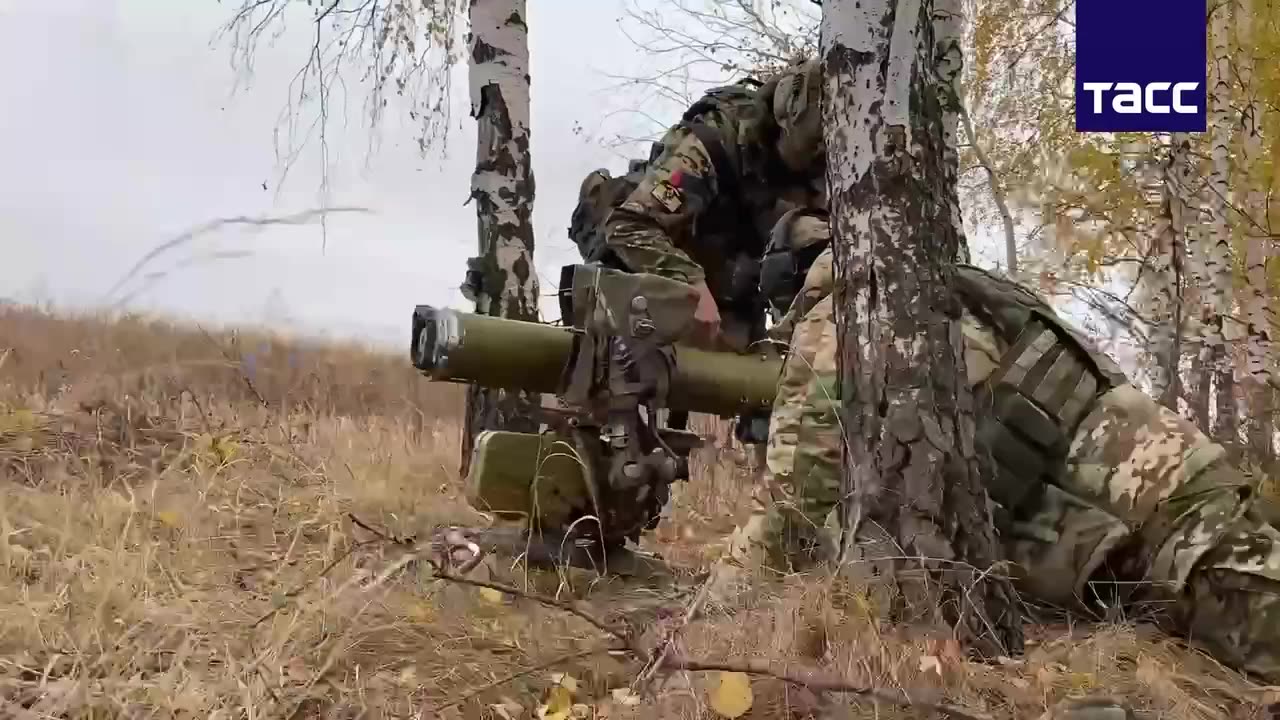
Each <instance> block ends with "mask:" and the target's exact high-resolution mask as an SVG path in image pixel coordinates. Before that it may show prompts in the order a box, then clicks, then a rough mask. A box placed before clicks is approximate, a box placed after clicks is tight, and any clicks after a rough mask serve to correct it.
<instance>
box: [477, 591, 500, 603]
mask: <svg viewBox="0 0 1280 720" xmlns="http://www.w3.org/2000/svg"><path fill="white" fill-rule="evenodd" d="M479 592H480V599H482V600H484V601H486V602H491V603H493V604H494V605H501V604H502V601H503V595H502V593H501V592H499V591H497V590H494V589H493V588H487V587H482V588H479Z"/></svg>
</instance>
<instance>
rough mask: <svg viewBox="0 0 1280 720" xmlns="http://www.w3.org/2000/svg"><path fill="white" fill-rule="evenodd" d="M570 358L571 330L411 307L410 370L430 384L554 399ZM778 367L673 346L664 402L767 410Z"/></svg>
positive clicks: (771, 360) (758, 359) (721, 410)
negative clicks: (519, 392)
mask: <svg viewBox="0 0 1280 720" xmlns="http://www.w3.org/2000/svg"><path fill="white" fill-rule="evenodd" d="M572 353H573V332H572V331H571V330H569V329H567V328H562V327H556V326H553V325H544V324H542V323H535V322H524V321H520V320H507V319H505V318H497V317H492V316H489V315H480V314H475V313H461V312H458V311H456V310H450V309H448V308H434V307H431V306H429V305H419V306H418V307H417V308H416V309H415V310H414V313H413V338H412V342H411V346H410V355H411V357H412V360H413V365H414V367H416V368H418V369H419V370H421V371H422V373H423V374H424V375H426V376H427V377H429V378H431V379H432V380H437V381H447V382H457V383H471V384H475V385H481V386H483V387H490V388H501V389H504V390H524V391H526V392H537V393H554V392H556V390H557V389H558V386H559V384H560V375H561V373H562V372H563V370H564V368H565V365H566V364H567V363H568V362H569V359H570V357H571V355H572ZM781 369H782V362H781V360H779V359H778V358H776V357H768V356H765V355H739V354H737V353H731V352H711V351H707V350H699V349H697V348H691V347H685V346H679V347H678V349H677V354H676V373H675V377H673V378H672V381H671V388H670V392H669V394H668V398H669V400H668V404H669V406H670V407H671V409H673V410H687V411H690V412H701V413H709V414H712V415H720V416H722V417H728V416H731V415H737V414H738V413H741V412H746V411H750V410H755V409H759V408H765V407H768V406H770V405H772V404H773V398H774V395H775V393H776V383H777V381H778V374H779V372H780V371H781Z"/></svg>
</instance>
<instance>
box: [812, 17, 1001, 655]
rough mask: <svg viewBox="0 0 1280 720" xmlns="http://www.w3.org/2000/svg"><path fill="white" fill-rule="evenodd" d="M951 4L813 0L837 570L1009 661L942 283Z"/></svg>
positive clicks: (948, 234) (948, 207)
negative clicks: (837, 494) (840, 557)
mask: <svg viewBox="0 0 1280 720" xmlns="http://www.w3.org/2000/svg"><path fill="white" fill-rule="evenodd" d="M953 8H954V5H951V4H950V3H947V4H945V5H944V2H943V0H938V7H937V10H938V11H940V12H939V13H937V15H938V17H937V18H935V0H825V2H823V18H822V30H821V42H820V48H821V53H822V58H823V63H824V72H825V75H826V83H825V101H824V109H823V113H824V127H825V131H824V132H825V141H826V146H827V184H828V188H829V192H830V203H831V217H832V228H833V234H834V239H833V246H834V247H835V252H836V255H835V257H836V278H837V281H836V305H837V308H838V310H837V318H836V319H837V334H838V339H839V356H838V357H839V367H840V381H839V382H840V393H841V398H842V421H843V427H844V433H845V449H844V455H843V463H844V467H845V483H846V495H847V496H851V497H852V498H853V501H852V502H851V503H850V506H849V510H848V512H847V516H846V518H845V533H846V536H845V541H844V543H845V552H846V559H849V555H848V553H852V552H855V551H856V552H858V553H865V554H866V556H867V557H866V559H869V560H872V561H875V562H876V563H877V564H878V565H880V566H881V567H882V568H883V569H884V570H885V571H886V573H887V576H888V577H889V578H891V579H892V582H893V584H894V586H895V588H896V590H898V593H897V599H896V601H895V603H894V614H895V616H896V617H897V619H899V620H901V621H920V620H923V621H925V622H933V623H938V624H943V625H945V626H946V627H953V628H956V630H957V631H958V632H959V633H960V636H961V639H962V641H966V642H968V643H971V644H972V646H973V647H974V648H975V649H977V650H979V651H981V652H986V653H1003V654H1014V653H1017V652H1019V651H1020V650H1021V648H1022V642H1023V641H1022V629H1021V613H1020V608H1019V606H1018V605H1017V603H1016V602H1015V599H1014V595H1013V591H1012V587H1011V584H1010V582H1009V580H1008V579H1007V578H1003V577H1001V576H1000V574H999V573H991V572H988V571H989V570H991V569H992V566H993V564H994V563H995V562H996V560H997V558H998V556H999V555H998V554H999V550H998V546H997V545H996V540H995V533H994V531H993V529H992V518H991V514H990V510H989V509H988V505H987V502H986V493H985V490H984V487H983V484H982V477H983V472H984V470H985V469H987V468H986V467H984V464H985V463H987V462H989V460H987V459H985V458H982V457H981V455H980V453H979V452H978V451H977V450H976V449H975V438H974V432H975V430H974V427H975V426H974V417H973V410H974V403H973V397H972V394H971V391H970V390H969V388H968V385H967V383H966V380H965V377H966V374H965V364H964V355H963V351H962V347H961V336H960V322H959V308H958V307H957V304H956V302H957V301H956V299H955V295H953V294H952V289H951V286H952V282H953V280H952V278H953V275H954V265H955V262H956V260H957V259H958V258H959V257H960V256H961V254H962V248H963V246H964V245H965V239H964V236H963V233H962V232H961V231H960V229H959V228H958V227H957V223H956V217H957V213H956V211H955V204H956V203H957V202H958V198H957V190H956V186H955V169H954V163H955V153H954V150H952V149H949V148H948V147H947V141H948V137H949V135H953V134H954V128H955V124H954V120H953V119H952V118H950V117H949V115H950V114H951V113H953V112H954V108H955V107H956V103H957V102H958V99H957V98H955V97H952V96H953V94H954V92H955V84H954V80H953V77H954V76H953V75H951V73H956V72H958V71H959V69H960V60H961V57H960V51H959V46H958V42H959V38H958V35H957V34H956V33H955V30H956V24H955V23H956V22H957V21H956V18H955V17H953V16H951V15H950V14H949V13H950V12H952V11H953ZM877 535H879V536H880V537H878V538H877ZM855 546H856V548H855ZM877 546H879V547H877ZM895 558H913V559H912V560H909V561H908V560H899V559H895ZM909 566H911V567H910V571H911V572H904V571H906V570H908V567H909ZM957 568H968V569H967V570H963V571H960V572H957ZM921 571H922V572H921ZM909 575H910V576H912V577H915V578H917V579H915V580H912V579H909V577H908V576H909ZM913 612H919V613H921V614H922V615H923V617H921V616H912V613H913Z"/></svg>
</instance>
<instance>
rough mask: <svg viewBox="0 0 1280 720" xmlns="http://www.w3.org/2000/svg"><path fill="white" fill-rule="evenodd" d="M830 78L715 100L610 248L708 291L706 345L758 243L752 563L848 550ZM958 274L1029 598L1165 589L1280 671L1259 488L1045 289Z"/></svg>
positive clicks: (805, 71) (662, 162) (1215, 645)
mask: <svg viewBox="0 0 1280 720" xmlns="http://www.w3.org/2000/svg"><path fill="white" fill-rule="evenodd" d="M821 83H822V77H821V72H820V65H819V64H818V62H817V61H816V60H809V61H806V62H801V63H797V64H796V65H794V66H792V67H791V68H789V69H788V70H787V71H785V72H783V73H781V74H780V75H779V76H777V77H775V78H773V79H771V80H769V81H768V82H766V83H764V84H762V85H759V86H751V85H745V84H740V85H737V86H732V87H731V88H728V89H719V90H717V91H713V92H712V93H710V94H709V95H708V97H707V98H705V99H704V100H703V101H701V102H699V103H697V104H695V105H694V106H693V107H692V108H690V109H689V111H688V112H686V113H685V115H684V117H683V118H682V120H681V122H680V123H679V124H677V125H675V126H674V127H672V128H671V129H670V130H669V131H668V132H667V133H666V135H665V136H664V137H663V138H662V139H661V140H660V141H659V142H658V143H657V144H656V145H655V148H654V153H653V154H652V156H651V157H650V160H649V163H648V165H647V168H645V169H644V171H643V172H642V173H638V174H637V175H636V177H637V178H638V181H637V182H636V183H635V184H634V188H633V189H632V190H631V192H630V193H629V194H626V195H625V199H624V200H622V201H621V203H620V204H618V205H617V206H616V208H614V209H613V210H612V212H611V213H607V214H605V215H603V216H602V217H604V218H605V220H604V221H603V243H602V247H601V248H600V257H601V259H604V260H605V261H606V262H608V263H610V264H614V265H615V266H619V267H622V268H624V269H627V270H630V271H633V272H649V273H655V274H658V275H662V276H665V277H668V278H674V279H678V280H681V281H683V282H685V283H688V284H690V285H692V286H693V287H694V288H696V289H697V291H698V296H699V298H700V300H699V302H698V305H697V310H696V311H695V313H694V316H695V320H696V322H697V324H698V327H699V333H698V339H700V340H701V341H702V342H710V341H712V340H713V339H714V338H715V337H716V335H717V331H718V327H719V325H720V324H721V318H720V315H721V313H720V306H718V304H717V299H718V296H719V295H721V292H720V291H719V290H718V288H717V287H716V283H715V282H714V281H709V279H708V278H709V277H714V276H715V274H716V270H717V269H719V268H721V267H724V266H725V265H727V264H729V262H730V260H729V258H731V257H734V256H735V255H737V254H740V253H743V252H746V253H751V252H759V253H761V254H762V255H763V265H762V268H763V269H762V271H761V277H760V286H761V289H762V290H763V291H764V292H765V294H766V295H768V296H769V298H770V301H771V303H772V304H773V306H774V308H775V310H778V311H785V314H784V315H783V317H782V318H781V322H780V323H779V324H778V325H776V326H775V327H774V328H773V330H772V333H773V334H774V335H775V336H776V337H778V338H779V339H781V340H782V341H784V342H786V343H787V345H788V347H787V353H788V354H787V358H786V362H785V363H784V367H783V372H782V376H781V377H780V379H779V384H778V395H777V399H776V400H775V403H774V406H773V414H772V416H771V418H770V427H769V436H768V437H769V439H768V446H767V451H766V466H767V468H766V472H765V473H764V478H763V480H762V483H761V486H760V488H759V489H758V496H759V503H758V507H757V509H756V512H755V513H754V514H753V516H752V517H751V519H750V520H749V521H748V522H747V523H746V524H745V525H744V526H742V527H740V528H739V529H738V530H737V531H735V533H734V536H733V537H732V539H731V550H730V558H732V559H734V560H736V561H742V562H745V561H747V560H751V561H756V560H764V561H767V562H772V563H778V562H790V563H791V564H793V565H794V564H796V563H800V562H803V561H804V555H805V554H806V553H808V552H812V551H814V550H821V548H823V547H824V546H825V547H828V548H829V547H830V546H831V542H830V533H829V531H827V530H825V528H826V527H829V522H828V518H829V516H830V515H831V514H832V511H833V510H834V509H835V507H836V505H837V502H838V500H839V478H840V452H839V447H840V446H839V442H840V434H839V431H838V429H837V426H836V412H837V410H838V407H839V398H837V397H833V388H834V387H835V384H834V381H835V379H836V365H835V363H836V360H835V358H836V340H835V324H834V318H833V314H832V310H833V305H832V303H833V296H832V294H831V288H832V283H833V278H832V270H831V250H830V247H829V244H830V231H829V228H828V223H827V218H826V214H825V208H826V194H825V184H826V183H825V168H824V160H825V154H824V149H823V147H822V136H821V128H820V125H819V121H820V109H819V103H818V99H819V95H820V92H821ZM590 190H591V188H590V187H588V185H585V184H584V197H586V195H589V194H590ZM708 238H710V240H708ZM955 286H956V291H957V293H958V294H959V296H960V299H961V300H962V304H963V306H964V315H963V320H962V323H963V338H964V343H965V359H966V365H967V369H968V373H969V381H970V383H971V386H972V387H973V389H974V391H975V393H976V394H977V395H978V398H979V400H980V401H981V402H980V403H979V407H980V408H982V409H984V411H983V412H980V414H979V417H978V419H977V420H978V438H979V440H980V441H981V442H982V443H983V444H984V446H985V447H986V448H988V449H989V450H990V451H991V454H992V456H993V458H994V460H995V463H994V466H995V472H994V475H993V477H991V478H989V479H988V482H987V487H988V493H989V495H990V497H991V500H992V502H993V504H994V506H995V515H996V518H997V529H998V530H999V532H1000V537H1001V542H1002V545H1003V549H1004V552H1005V556H1006V558H1007V559H1008V560H1009V561H1011V562H1012V563H1013V564H1015V565H1016V566H1017V567H1019V568H1021V570H1022V573H1021V574H1019V575H1017V581H1018V583H1019V587H1020V589H1022V590H1023V591H1025V592H1029V593H1030V594H1032V595H1033V596H1035V597H1037V598H1039V599H1040V600H1042V601H1046V602H1050V603H1054V604H1057V605H1059V606H1073V605H1074V606H1082V605H1087V604H1090V603H1096V602H1097V601H1098V600H1099V598H1100V596H1101V593H1102V589H1103V588H1104V587H1109V588H1113V589H1114V588H1124V589H1125V590H1124V593H1125V595H1126V598H1127V599H1128V600H1129V601H1148V602H1152V601H1154V602H1163V603H1164V604H1165V607H1166V609H1168V610H1169V612H1168V616H1169V622H1170V623H1171V624H1170V627H1171V629H1173V630H1175V631H1177V632H1180V633H1182V634H1184V635H1186V636H1189V637H1190V638H1191V639H1193V640H1194V641H1197V642H1199V643H1200V644H1202V645H1203V646H1205V647H1206V648H1207V649H1208V650H1209V651H1210V652H1212V653H1213V654H1214V655H1215V656H1216V657H1218V658H1219V659H1220V660H1221V661H1223V662H1224V663H1227V664H1230V665H1233V666H1235V667H1237V668H1240V669H1243V670H1247V671H1251V672H1253V673H1256V674H1258V675H1260V676H1262V677H1263V678H1265V679H1266V680H1267V681H1268V682H1271V683H1280V532H1277V531H1276V529H1275V528H1274V527H1273V526H1272V525H1271V524H1269V523H1268V522H1267V521H1266V520H1265V519H1264V518H1263V517H1261V515H1260V513H1261V512H1262V510H1261V509H1260V507H1259V506H1258V505H1257V503H1256V502H1255V501H1256V498H1255V495H1256V488H1257V483H1256V482H1254V481H1253V480H1251V479H1250V478H1249V477H1248V476H1247V475H1246V474H1245V473H1243V472H1242V471H1240V470H1238V469H1237V468H1235V467H1232V466H1231V465H1230V464H1229V463H1228V461H1227V459H1226V457H1225V453H1224V450H1223V448H1222V447H1220V446H1219V445H1216V444H1214V443H1212V442H1210V441H1209V439H1208V438H1207V437H1205V435H1204V434H1203V433H1201V432H1200V431H1199V430H1198V429H1197V428H1196V427H1195V426H1194V425H1193V424H1192V423H1190V422H1189V421H1187V420H1185V419H1184V418H1182V417H1180V416H1179V415H1177V414H1176V413H1174V412H1172V411H1170V410H1168V409H1166V408H1164V407H1163V406H1160V405H1159V404H1157V403H1155V402H1154V401H1153V400H1152V399H1151V398H1150V397H1148V396H1146V395H1145V394H1143V393H1142V392H1140V391H1139V390H1138V389H1136V388H1135V387H1134V386H1133V385H1132V384H1131V383H1129V382H1128V380H1127V378H1126V377H1125V376H1124V373H1123V372H1122V371H1121V370H1120V368H1119V367H1117V366H1116V365H1115V363H1114V362H1112V361H1111V360H1110V359H1109V358H1107V357H1106V356H1105V355H1102V354H1101V353H1098V352H1096V351H1095V350H1094V349H1093V348H1092V347H1091V346H1090V344H1089V343H1088V341H1087V340H1085V339H1084V338H1083V337H1082V336H1081V334H1080V333H1078V332H1077V331H1075V330H1074V329H1072V328H1071V327H1069V326H1068V325H1067V324H1066V323H1065V322H1064V321H1063V320H1062V319H1061V318H1059V317H1058V316H1057V314H1056V313H1054V312H1053V310H1052V309H1051V308H1049V306H1048V305H1047V304H1045V303H1044V302H1043V301H1042V300H1041V299H1040V298H1038V297H1037V296H1035V295H1034V294H1032V293H1031V292H1029V291H1027V290H1025V289H1023V288H1021V287H1019V286H1017V285H1015V284H1013V283H1011V282H1009V281H1007V280H1004V279H1001V278H998V277H996V276H995V275H992V274H990V273H986V272H984V271H982V270H979V269H977V268H974V267H971V266H967V265H962V266H960V267H959V268H958V269H957V273H956V275H955Z"/></svg>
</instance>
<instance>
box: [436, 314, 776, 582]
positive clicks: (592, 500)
mask: <svg viewBox="0 0 1280 720" xmlns="http://www.w3.org/2000/svg"><path fill="white" fill-rule="evenodd" d="M577 332H580V331H579V330H576V329H573V328H570V327H560V326H555V325H547V324H542V323H535V322H522V321H518V320H507V319H503V318H497V317H491V316H488V315H480V314H472V313H464V312H458V311H455V310H450V309H442V308H433V307H430V306H418V307H417V308H416V309H415V311H414V315H413V335H412V343H411V356H412V360H413V364H414V366H415V367H416V368H418V369H419V370H420V371H422V373H423V374H424V375H426V376H427V377H428V378H430V379H431V380H435V381H446V382H455V383H466V384H474V385H479V386H482V387H487V388H501V389H506V390H524V391H526V392H531V393H548V394H557V393H558V392H560V390H561V388H562V387H563V382H564V378H565V377H566V373H567V372H569V370H570V368H569V365H570V363H571V362H572V358H573V356H574V336H575V333H577ZM781 362H782V361H781V360H780V359H779V358H778V357H777V355H776V354H772V353H770V354H751V355H747V354H736V353H732V352H710V351H705V350H700V349H696V348H691V347H684V346H680V347H678V348H677V351H676V368H675V372H674V374H673V375H672V377H671V384H670V392H669V393H668V394H667V397H668V398H669V401H668V406H669V407H668V409H670V410H673V411H684V412H698V413H706V414H710V415H717V416H720V417H731V416H735V415H739V414H741V413H747V412H752V411H759V410H761V409H766V408H768V407H769V406H771V405H772V403H773V399H774V395H775V392H776V383H777V379H778V375H779V372H780V371H781ZM549 424H550V423H548V425H549ZM592 426H593V423H592V421H591V420H590V419H589V418H585V417H584V418H581V419H580V422H578V423H574V424H572V425H571V426H568V427H566V426H565V425H563V424H560V425H558V427H557V428H556V429H555V430H551V429H548V430H546V431H544V432H542V433H538V434H532V433H518V432H506V431H484V432H482V433H480V434H479V435H478V436H477V438H476V442H475V444H474V449H473V451H472V458H471V462H470V470H469V474H468V477H467V478H466V495H467V499H468V502H470V503H471V505H472V506H473V507H475V508H476V509H477V510H481V511H484V512H489V513H492V514H493V515H494V516H496V517H497V518H499V519H503V520H508V521H518V522H520V523H521V524H522V525H524V526H525V527H526V529H527V530H529V531H531V533H533V534H536V535H538V536H540V537H539V538H538V539H535V540H533V542H534V543H541V547H542V548H543V556H544V558H545V559H551V560H557V559H558V560H560V561H564V562H570V563H574V564H578V562H577V561H576V560H575V557H574V556H573V554H575V553H579V554H580V553H581V552H583V551H584V550H583V548H582V547H581V543H582V542H583V540H582V538H581V535H582V532H581V531H579V530H578V526H580V525H583V524H587V525H588V528H586V530H587V534H588V535H590V534H598V535H599V536H603V539H604V543H603V544H604V547H603V548H601V549H603V550H604V551H605V552H611V549H612V548H616V547H617V546H618V545H620V544H621V543H624V542H625V541H626V540H627V539H631V540H636V539H638V533H639V532H641V531H643V529H645V528H650V527H652V526H653V525H654V524H656V522H657V519H658V514H659V511H660V509H661V506H662V505H664V504H665V503H666V501H667V492H668V490H667V487H666V486H667V485H668V484H669V482H666V483H656V484H655V485H654V486H653V491H652V492H653V493H656V495H654V496H653V497H652V498H648V499H646V500H645V501H644V502H642V503H640V504H639V505H643V506H644V507H643V508H642V507H640V506H639V505H637V503H636V502H634V501H633V496H631V495H625V494H623V493H621V492H620V491H619V490H617V489H614V488H611V487H610V483H609V481H608V480H606V478H607V477H609V476H610V473H609V471H608V468H609V467H610V463H611V461H612V460H613V459H616V456H615V455H614V451H613V450H611V448H610V447H609V444H608V443H607V442H606V441H604V440H603V439H602V438H601V437H600V436H599V433H598V428H595V432H592V429H593V428H592ZM659 432H660V435H661V436H662V437H663V442H664V443H665V445H666V447H668V448H677V450H676V453H677V455H683V454H685V453H687V452H688V451H689V450H691V449H692V448H693V447H696V446H697V445H698V444H699V442H700V438H698V437H697V436H696V435H695V434H693V433H691V432H688V431H686V430H683V429H670V428H663V429H661V430H660V431H659ZM685 468H686V471H687V465H686V466H685ZM677 475H679V473H678V474H677ZM680 479H682V478H680ZM585 517H592V518H600V519H601V522H600V526H595V525H594V523H582V522H579V521H580V520H582V519H583V518H585ZM601 531H603V532H601ZM569 536H574V538H575V539H574V540H573V542H565V541H566V540H568V539H570V538H569ZM495 537H496V536H495ZM557 548H561V549H562V550H557ZM495 549H497V547H496V546H495ZM507 550H512V548H507ZM524 552H526V553H529V554H534V553H532V552H531V549H529V550H525V551H524ZM566 552H567V553H568V555H566V554H565V553H566ZM586 552H589V553H590V552H592V551H586Z"/></svg>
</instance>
